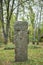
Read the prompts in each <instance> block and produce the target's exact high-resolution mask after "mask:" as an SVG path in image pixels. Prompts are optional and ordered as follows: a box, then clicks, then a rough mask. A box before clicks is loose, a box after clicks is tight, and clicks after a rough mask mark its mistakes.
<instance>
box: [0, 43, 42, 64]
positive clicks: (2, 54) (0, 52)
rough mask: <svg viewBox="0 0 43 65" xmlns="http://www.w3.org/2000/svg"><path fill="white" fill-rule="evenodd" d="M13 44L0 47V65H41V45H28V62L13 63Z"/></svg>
mask: <svg viewBox="0 0 43 65" xmlns="http://www.w3.org/2000/svg"><path fill="white" fill-rule="evenodd" d="M13 47H14V44H8V45H6V46H1V47H0V65H43V43H42V44H41V43H40V44H39V45H32V44H29V45H28V60H27V61H26V62H15V49H11V50H10V49H9V50H8V49H6V50H5V49H4V48H13Z"/></svg>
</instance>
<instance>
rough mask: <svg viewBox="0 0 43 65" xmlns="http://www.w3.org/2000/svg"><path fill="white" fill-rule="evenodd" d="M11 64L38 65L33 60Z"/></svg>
mask: <svg viewBox="0 0 43 65" xmlns="http://www.w3.org/2000/svg"><path fill="white" fill-rule="evenodd" d="M11 64H13V65H36V63H35V61H34V60H32V59H28V60H27V61H24V62H15V61H11Z"/></svg>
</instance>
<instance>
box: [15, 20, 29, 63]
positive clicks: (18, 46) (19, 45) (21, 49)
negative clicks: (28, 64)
mask: <svg viewBox="0 0 43 65" xmlns="http://www.w3.org/2000/svg"><path fill="white" fill-rule="evenodd" d="M14 30H15V31H14V43H15V61H19V62H20V61H26V60H27V59H28V58H27V48H28V43H29V42H28V40H29V39H28V23H27V22H22V21H17V22H15V25H14Z"/></svg>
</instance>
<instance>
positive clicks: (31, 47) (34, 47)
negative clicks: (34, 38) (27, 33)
mask: <svg viewBox="0 0 43 65" xmlns="http://www.w3.org/2000/svg"><path fill="white" fill-rule="evenodd" d="M28 48H29V49H39V48H41V47H40V46H35V45H33V46H29V47H28Z"/></svg>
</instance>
